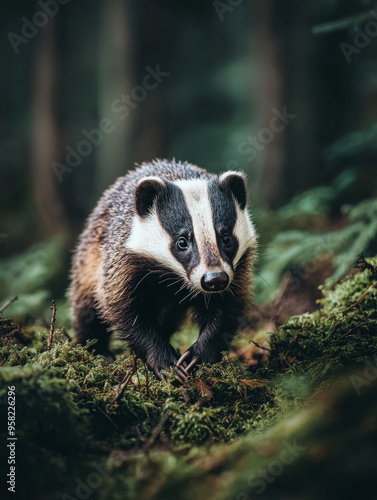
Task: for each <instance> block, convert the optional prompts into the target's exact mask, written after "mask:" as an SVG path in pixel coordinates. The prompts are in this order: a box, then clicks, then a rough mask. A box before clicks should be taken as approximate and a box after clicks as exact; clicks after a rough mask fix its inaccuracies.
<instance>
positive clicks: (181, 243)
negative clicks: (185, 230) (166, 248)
mask: <svg viewBox="0 0 377 500" xmlns="http://www.w3.org/2000/svg"><path fill="white" fill-rule="evenodd" d="M188 246H189V245H188V241H187V240H186V238H185V237H184V236H180V237H179V238H178V241H177V247H178V248H179V250H187V249H188Z"/></svg>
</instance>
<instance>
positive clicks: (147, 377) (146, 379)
mask: <svg viewBox="0 0 377 500" xmlns="http://www.w3.org/2000/svg"><path fill="white" fill-rule="evenodd" d="M143 365H144V373H145V382H146V384H145V388H146V390H147V396H148V397H149V376H148V368H147V365H146V364H145V363H144V362H143Z"/></svg>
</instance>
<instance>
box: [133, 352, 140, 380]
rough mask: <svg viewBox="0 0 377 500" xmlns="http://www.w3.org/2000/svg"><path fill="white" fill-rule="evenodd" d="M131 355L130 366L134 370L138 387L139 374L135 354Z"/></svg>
mask: <svg viewBox="0 0 377 500" xmlns="http://www.w3.org/2000/svg"><path fill="white" fill-rule="evenodd" d="M132 355H133V359H132V366H133V369H134V370H135V373H136V378H137V385H138V387H140V379H139V372H138V371H137V356H136V354H135V353H133V354H132Z"/></svg>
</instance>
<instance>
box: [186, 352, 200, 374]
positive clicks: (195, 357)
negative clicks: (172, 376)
mask: <svg viewBox="0 0 377 500" xmlns="http://www.w3.org/2000/svg"><path fill="white" fill-rule="evenodd" d="M198 361H199V356H194V357H193V358H192V361H191V363H190V364H189V365H188V367H187V368H186V372H188V371H189V370H190V368H192V367H193V366H194V365H196V363H197V362H198Z"/></svg>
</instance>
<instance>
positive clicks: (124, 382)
mask: <svg viewBox="0 0 377 500" xmlns="http://www.w3.org/2000/svg"><path fill="white" fill-rule="evenodd" d="M133 370H134V368H133V366H131V368H130V369H129V370H128V372H127V373H126V375H125V376H124V379H123V380H122V383H121V385H120V389H119V392H118V394H117V395H116V396H115V398H114V401H113V403H116V402H117V401H119V399H120V398H121V397H122V396H123V393H124V391H125V389H126V387H127V385H128V382H129V381H130V379H131V377H132V372H133Z"/></svg>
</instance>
